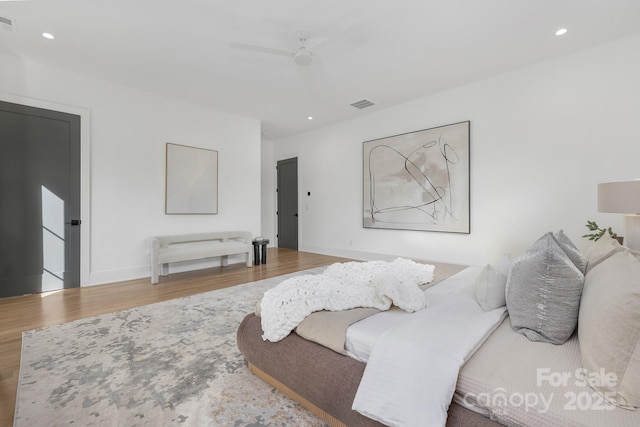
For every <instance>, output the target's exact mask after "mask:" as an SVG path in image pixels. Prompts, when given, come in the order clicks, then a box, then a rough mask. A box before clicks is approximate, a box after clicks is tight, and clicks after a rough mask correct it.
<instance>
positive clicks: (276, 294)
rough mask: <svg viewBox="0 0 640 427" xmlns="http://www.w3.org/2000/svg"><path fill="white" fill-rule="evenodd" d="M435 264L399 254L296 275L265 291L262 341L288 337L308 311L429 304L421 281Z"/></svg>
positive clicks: (425, 280)
mask: <svg viewBox="0 0 640 427" xmlns="http://www.w3.org/2000/svg"><path fill="white" fill-rule="evenodd" d="M433 270H434V266H433V265H428V264H418V263H415V262H413V261H411V260H407V259H403V258H398V259H396V260H395V261H393V262H385V261H370V262H347V263H337V264H333V265H330V266H329V267H327V269H326V270H325V271H324V272H323V273H322V274H317V275H304V276H295V277H292V278H290V279H287V280H285V281H283V282H282V283H280V284H279V285H278V286H276V287H274V288H272V289H270V290H268V291H267V292H265V294H264V296H263V298H262V301H261V302H260V318H261V323H262V331H263V336H262V338H263V339H264V340H269V341H279V340H281V339H283V338H285V337H286V336H287V335H289V333H290V332H291V331H292V330H293V329H295V328H296V326H298V324H299V323H300V322H302V321H303V320H304V318H305V317H307V316H308V315H309V314H311V313H313V312H315V311H320V310H331V311H338V310H348V309H351V308H355V307H371V308H377V309H380V310H388V309H389V308H390V307H391V305H396V306H398V307H400V308H401V309H403V310H405V311H408V312H413V311H417V310H421V309H423V308H425V307H426V306H427V302H426V299H425V295H424V293H423V292H422V290H421V289H420V288H419V287H418V285H419V284H422V283H428V282H430V281H432V280H433Z"/></svg>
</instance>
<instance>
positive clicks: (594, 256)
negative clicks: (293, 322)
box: [237, 239, 640, 427]
mask: <svg viewBox="0 0 640 427" xmlns="http://www.w3.org/2000/svg"><path fill="white" fill-rule="evenodd" d="M549 241H550V242H551V243H553V244H555V243H554V240H552V239H549ZM545 242H546V240H545ZM545 244H546V243H545ZM534 252H535V251H534ZM535 253H537V252H535ZM615 254H617V255H616V256H615V257H614V256H613V255H615ZM623 254H624V256H626V258H624V256H623ZM529 255H531V254H529ZM547 255H548V254H547ZM574 255H575V254H574ZM610 257H611V258H612V261H607V262H604V261H605V260H607V258H610ZM525 258H526V257H525ZM531 258H532V257H531V256H529V257H528V258H527V259H528V260H530V259H531ZM614 258H615V259H617V261H616V262H614V261H613V260H614ZM622 258H624V259H625V260H627V258H629V259H628V261H629V262H630V263H632V264H633V262H634V261H633V260H632V259H631V258H635V260H636V261H637V259H638V256H637V254H634V253H632V252H630V251H628V250H626V249H625V248H624V247H618V246H615V244H614V243H613V242H610V241H608V240H607V239H605V240H603V242H601V243H600V244H599V247H598V248H596V249H593V250H591V251H590V253H589V254H587V256H585V259H588V260H589V262H590V263H591V267H595V266H596V265H597V264H602V265H601V267H599V268H592V269H591V270H592V272H591V273H589V272H588V270H586V265H587V264H586V263H585V272H586V274H585V275H584V276H583V281H584V282H585V283H584V292H582V289H581V294H582V295H581V298H582V303H583V305H584V307H585V309H584V311H585V312H587V310H588V309H589V310H591V308H590V307H592V306H594V305H595V306H597V307H601V306H602V304H599V303H598V300H600V301H602V299H603V298H609V297H603V296H602V294H599V293H598V292H596V291H594V289H597V287H596V283H595V282H596V281H598V282H601V281H603V280H605V281H606V280H609V278H610V276H611V275H612V274H613V275H618V276H616V283H623V282H625V280H626V282H629V283H630V287H631V288H632V290H631V291H630V292H631V294H629V292H628V290H627V293H626V294H625V293H624V292H622V294H620V295H619V297H620V298H618V299H617V300H616V299H615V298H614V299H613V300H610V301H609V302H610V303H611V304H609V305H612V306H615V305H616V304H618V303H619V301H620V300H624V301H626V302H625V303H624V304H627V305H626V306H625V307H624V308H623V309H620V308H619V307H618V308H617V309H614V311H615V312H616V313H617V314H620V315H622V316H632V317H633V316H635V320H639V319H637V317H638V316H637V315H636V314H633V313H637V314H638V313H640V303H639V298H640V282H639V281H638V278H639V277H640V261H639V262H638V265H637V266H636V265H635V264H633V265H631V267H629V269H630V270H629V274H628V275H627V276H628V277H630V278H628V277H627V278H628V280H627V279H625V277H622V278H621V277H619V275H620V274H623V276H624V273H620V272H621V271H624V270H625V268H626V267H622V266H621V265H623V264H624V262H626V261H624V260H623V264H620V259H622ZM547 261H548V259H547ZM561 261H562V262H568V261H567V259H565V258H562V260H561ZM515 264H516V263H515V262H514V264H512V265H511V268H512V269H513V265H515ZM624 265H626V264H624ZM529 267H530V263H529V264H528V266H527V268H529ZM547 267H548V266H547ZM556 267H557V266H556ZM527 268H523V269H521V270H520V271H524V272H529V273H530V270H528V269H527ZM552 270H554V271H556V274H558V273H557V271H558V269H557V268H556V269H552ZM574 270H575V269H571V268H570V269H568V270H567V271H569V272H570V273H571V274H573V273H575V271H574ZM435 271H436V272H438V273H439V274H438V275H437V277H436V278H435V279H434V282H441V283H438V284H439V285H440V286H446V285H447V284H448V282H447V281H448V280H451V279H452V278H453V279H455V278H456V277H460V275H462V276H464V275H465V274H466V275H467V276H469V274H470V270H468V268H465V267H461V266H451V265H438V264H436V270H435ZM517 271H518V270H516V273H517ZM516 273H514V275H516ZM473 274H474V276H477V275H478V270H474V273H473ZM584 277H587V280H584ZM556 279H557V278H554V281H553V282H554V283H555V282H557V280H556ZM607 286H609V285H607ZM609 294H616V291H615V289H614V290H613V291H612V290H611V289H610V288H608V289H607V295H609ZM507 295H508V293H507ZM630 295H632V297H630ZM594 299H595V300H596V303H595V304H594ZM629 301H632V304H631V309H630V310H629V307H628V304H629V303H628V302H629ZM579 302H580V301H579ZM624 304H623V305H624ZM507 305H508V304H507ZM598 309H599V308H596V311H597V310H598ZM629 312H631V313H632V314H631V315H630V314H629ZM609 314H610V312H609ZM617 314H616V315H617ZM579 315H580V322H581V323H580V324H579V325H578V327H576V328H575V330H574V331H573V332H572V333H571V334H570V336H569V337H568V339H567V340H566V341H565V342H564V343H562V344H553V343H550V342H541V341H532V340H531V339H530V337H528V336H526V335H525V334H523V333H522V332H521V331H520V332H519V331H517V329H518V327H517V324H518V322H519V321H520V320H519V319H518V317H517V316H515V317H514V318H513V319H512V318H511V317H506V318H504V320H503V319H500V321H499V322H498V324H497V327H496V328H494V329H492V331H491V333H490V334H489V335H488V337H487V338H486V340H483V342H482V344H481V345H480V346H479V347H478V348H477V349H474V350H473V352H471V354H470V357H469V358H468V359H467V360H465V361H464V364H463V365H462V367H461V369H460V371H459V374H458V376H457V382H456V384H455V392H454V393H453V398H452V400H451V403H450V405H448V408H445V410H447V409H448V410H447V417H446V425H447V426H481V427H484V426H498V425H513V426H534V425H535V426H556V425H571V426H589V427H591V426H602V425H616V426H629V427H630V426H638V425H640V411H637V410H633V404H634V403H633V402H634V399H635V398H636V397H635V396H636V395H637V394H638V393H640V381H638V379H640V376H637V375H636V374H637V372H636V371H635V370H634V369H635V368H633V366H635V365H637V364H640V357H639V354H638V352H640V350H638V348H640V346H638V345H637V344H638V340H639V339H640V328H638V326H637V324H636V322H635V320H634V321H627V320H629V319H626V318H625V319H624V321H625V322H626V323H628V324H631V325H632V326H631V329H625V330H624V331H623V333H624V335H625V336H630V337H631V338H629V339H627V338H620V337H617V338H616V337H614V338H616V339H618V341H617V344H616V346H618V344H619V348H617V352H615V353H616V354H617V353H619V352H622V353H624V354H627V355H628V356H629V357H628V359H627V360H626V365H625V366H626V368H625V369H626V370H627V371H626V372H618V371H616V372H618V377H617V379H616V381H615V384H613V386H614V390H613V391H606V392H602V390H600V389H599V388H598V387H597V386H599V385H601V384H591V383H593V382H596V383H597V382H598V381H600V382H603V381H604V382H605V383H606V380H603V378H606V374H608V373H609V372H602V374H603V375H601V376H600V377H597V376H596V375H595V374H594V375H591V376H590V375H589V373H590V372H591V371H589V370H587V369H586V368H585V367H587V366H588V364H589V361H588V360H587V361H585V360H584V356H585V355H583V354H582V353H583V352H582V351H581V342H580V341H579V340H578V335H579V333H581V334H582V337H583V338H582V339H583V340H584V341H585V342H586V343H587V344H589V343H590V341H589V340H590V339H591V338H590V331H589V330H587V331H585V330H582V329H581V328H583V324H584V325H585V326H584V327H585V328H586V325H592V324H594V323H593V322H594V319H591V318H590V317H588V316H591V317H594V318H595V322H597V323H596V324H597V325H600V324H602V323H603V322H602V321H601V319H598V317H597V316H595V315H593V316H592V315H591V314H590V313H586V314H584V315H583V313H580V314H579ZM576 316H578V314H576ZM367 319H370V318H367ZM367 319H365V321H366V320H367ZM608 319H609V321H610V322H616V320H611V317H608ZM512 320H513V322H512ZM639 321H640V320H639ZM576 322H577V317H576ZM359 323H361V322H358V323H356V325H357V324H359ZM597 327H598V326H593V327H592V329H597ZM262 333H263V330H262V326H261V319H260V318H259V317H257V316H256V315H255V314H253V313H252V314H249V315H247V316H246V317H245V319H244V320H243V322H242V323H241V325H240V326H239V328H238V333H237V341H238V347H239V349H240V351H241V352H242V354H243V355H244V356H245V358H246V360H247V362H248V366H249V369H250V370H251V371H252V372H253V373H254V374H255V375H257V376H259V377H260V378H262V379H263V380H264V381H266V382H267V383H269V384H271V385H272V386H274V387H275V388H277V389H278V390H280V391H282V392H283V393H285V394H286V395H288V396H289V397H291V398H292V399H293V400H295V401H297V402H299V403H301V404H302V405H303V406H305V407H306V408H307V409H309V410H310V411H312V412H313V413H315V414H316V415H317V416H318V417H319V418H321V419H323V420H324V421H326V422H327V423H328V424H329V425H331V426H379V425H387V424H392V423H385V424H382V423H380V422H378V421H374V420H372V419H371V418H368V417H365V416H363V415H362V414H361V413H360V412H357V411H355V410H353V409H352V405H353V404H354V399H355V397H356V395H357V393H358V387H359V385H360V383H361V381H362V379H363V374H364V372H365V368H366V364H365V363H363V362H361V361H359V360H356V359H355V358H354V357H350V356H347V355H344V354H339V353H338V352H336V351H334V350H331V349H329V348H327V347H325V346H323V345H320V344H317V343H315V342H312V341H310V340H308V339H305V338H302V337H300V336H299V335H298V334H297V333H295V332H293V333H291V334H290V335H289V336H287V337H286V338H285V339H283V340H281V341H279V342H269V341H265V340H263V339H262ZM606 335H607V336H611V335H616V333H609V334H606ZM620 340H622V341H620ZM634 340H635V341H634ZM627 341H632V342H627ZM634 342H635V345H634ZM600 344H602V343H600ZM583 347H584V345H583ZM609 347H611V345H609ZM627 350H628V351H627ZM584 352H585V354H587V355H589V354H591V353H593V351H592V350H591V349H589V348H584ZM616 357H617V356H616ZM630 367H631V368H630ZM615 369H617V368H615V367H613V368H612V370H613V371H615ZM630 371H631V372H630ZM590 382H591V383H590ZM592 385H595V386H596V387H595V388H593V387H591V386H592ZM606 385H611V384H605V386H606ZM625 387H626V390H622V388H625ZM596 389H597V390H598V391H596ZM603 395H604V396H608V397H612V399H610V400H614V401H615V400H616V398H617V397H616V396H618V397H619V396H623V399H626V400H624V402H622V404H621V402H620V401H618V402H616V405H613V404H611V402H610V401H609V400H607V399H604V398H602V396H603ZM625 406H626V407H625ZM422 425H425V424H422Z"/></svg>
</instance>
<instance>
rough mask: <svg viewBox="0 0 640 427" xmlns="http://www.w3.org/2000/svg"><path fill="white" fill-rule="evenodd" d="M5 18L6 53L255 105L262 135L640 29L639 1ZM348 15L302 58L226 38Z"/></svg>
mask: <svg viewBox="0 0 640 427" xmlns="http://www.w3.org/2000/svg"><path fill="white" fill-rule="evenodd" d="M0 16H2V17H6V18H10V19H12V20H13V21H14V26H13V30H12V31H8V30H1V29H0V51H1V52H4V53H8V54H11V55H16V56H19V57H24V58H28V59H31V60H35V61H38V62H42V63H47V64H50V65H54V66H57V67H61V68H65V69H69V70H73V71H75V72H78V73H82V74H87V75H91V76H95V77H98V78H102V79H105V80H110V81H113V82H117V83H121V84H123V85H127V86H134V87H137V88H140V89H143V90H146V91H150V92H155V93H159V94H164V95H167V96H171V97H174V98H179V99H182V100H186V101H189V102H193V103H197V104H203V105H207V106H211V107H213V108H215V109H218V110H222V111H226V112H230V113H234V114H239V115H243V116H248V117H254V118H257V119H260V120H261V121H262V129H263V134H264V135H267V138H269V139H278V138H280V137H284V136H289V135H293V134H296V133H299V132H303V131H307V130H310V129H313V128H317V127H320V126H324V125H327V124H329V123H333V122H337V121H341V120H345V119H349V118H352V117H356V116H358V115H361V114H365V113H367V112H370V111H373V110H375V109H381V108H387V107H390V106H393V105H396V104H399V103H403V102H407V101H410V100H412V99H415V98H418V97H421V96H424V95H428V94H431V93H434V92H438V91H442V90H444V89H448V88H452V87H456V86H460V85H463V84H466V83H469V82H472V81H474V80H478V79H482V78H486V77H489V76H492V75H496V74H499V73H503V72H506V71H508V70H512V69H516V68H519V67H522V66H525V65H528V64H532V63H535V62H539V61H544V60H549V59H552V58H556V57H559V56H562V55H565V54H567V53H570V52H573V51H576V50H580V49H584V48H587V47H590V46H594V45H596V44H600V43H605V42H607V41H610V40H614V39H617V38H621V37H624V36H627V35H631V34H635V33H639V32H640V0H439V1H436V0H315V1H314V0H227V1H222V0H172V1H169V0H31V1H6V0H0ZM356 23H361V24H362V29H361V31H359V32H357V33H356V34H354V35H352V36H351V37H348V38H345V39H342V40H338V41H335V42H334V43H331V44H329V45H327V46H325V47H323V49H321V50H320V51H319V52H318V53H317V55H316V56H315V57H314V62H313V63H312V64H311V65H309V66H299V65H296V64H295V63H294V62H293V59H292V58H289V57H285V56H277V55H270V54H267V53H259V52H251V51H246V50H238V49H232V48H230V46H229V43H230V42H232V41H235V42H241V43H250V44H258V45H263V46H267V47H273V48H278V49H285V50H295V49H296V47H297V45H298V40H297V35H296V34H297V32H298V31H300V30H304V31H307V32H309V34H310V39H309V45H313V44H315V43H316V42H319V41H321V40H323V39H324V38H326V37H327V36H330V35H332V34H335V33H338V32H340V31H342V30H344V29H346V28H349V27H351V26H352V25H354V24H356ZM561 27H566V28H568V30H569V32H568V33H567V34H566V35H564V36H562V37H557V36H555V35H554V33H555V31H556V30H557V29H558V28H561ZM42 32H49V33H51V34H53V35H54V36H55V39H54V40H46V39H44V38H43V37H42V36H41V33H42ZM630 54H631V53H630ZM633 54H638V52H635V53H633ZM0 66H2V65H1V64H0ZM361 99H368V100H370V101H372V102H374V103H375V104H376V105H375V106H373V107H370V108H368V109H365V110H357V109H355V108H353V107H351V106H349V104H351V103H353V102H356V101H359V100H361ZM308 116H313V117H314V119H313V120H308V119H307V117H308Z"/></svg>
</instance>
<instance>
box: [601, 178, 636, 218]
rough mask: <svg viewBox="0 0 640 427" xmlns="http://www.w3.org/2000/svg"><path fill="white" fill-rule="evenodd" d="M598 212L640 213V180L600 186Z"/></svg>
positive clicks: (608, 183)
mask: <svg viewBox="0 0 640 427" xmlns="http://www.w3.org/2000/svg"><path fill="white" fill-rule="evenodd" d="M598 212H612V213H626V214H637V213H640V180H636V181H624V182H605V183H603V184H598Z"/></svg>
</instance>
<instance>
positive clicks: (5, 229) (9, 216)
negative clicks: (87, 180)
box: [0, 102, 80, 297]
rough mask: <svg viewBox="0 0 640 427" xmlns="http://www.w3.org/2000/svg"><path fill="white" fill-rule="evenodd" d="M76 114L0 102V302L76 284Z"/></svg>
mask: <svg viewBox="0 0 640 427" xmlns="http://www.w3.org/2000/svg"><path fill="white" fill-rule="evenodd" d="M79 222H80V116H76V115H73V114H67V113H61V112H57V111H50V110H45V109H41V108H35V107H27V106H24V105H18V104H11V103H7V102H0V297H7V296H14V295H24V294H30V293H38V292H44V291H50V290H56V289H63V288H71V287H78V286H80V223H79Z"/></svg>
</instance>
